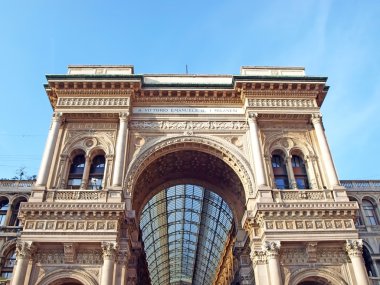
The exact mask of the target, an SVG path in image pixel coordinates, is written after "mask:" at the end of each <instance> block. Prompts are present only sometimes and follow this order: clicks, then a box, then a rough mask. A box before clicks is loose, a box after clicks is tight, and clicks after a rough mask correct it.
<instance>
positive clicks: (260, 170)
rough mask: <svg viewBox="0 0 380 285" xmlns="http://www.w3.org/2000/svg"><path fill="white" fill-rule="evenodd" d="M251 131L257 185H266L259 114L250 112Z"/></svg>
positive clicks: (249, 123)
mask: <svg viewBox="0 0 380 285" xmlns="http://www.w3.org/2000/svg"><path fill="white" fill-rule="evenodd" d="M248 125H249V133H250V138H251V145H252V155H253V164H254V169H255V174H256V185H257V186H263V185H265V186H266V179H265V173H264V162H263V155H262V150H261V146H260V139H259V132H258V131H259V129H258V126H257V114H255V113H250V114H249V118H248Z"/></svg>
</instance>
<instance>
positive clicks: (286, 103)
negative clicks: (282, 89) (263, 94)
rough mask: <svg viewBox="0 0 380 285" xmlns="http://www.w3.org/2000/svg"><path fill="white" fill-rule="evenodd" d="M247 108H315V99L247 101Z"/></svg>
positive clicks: (257, 99)
mask: <svg viewBox="0 0 380 285" xmlns="http://www.w3.org/2000/svg"><path fill="white" fill-rule="evenodd" d="M248 107H254V108H298V109H305V108H306V109H309V108H317V107H318V106H317V102H316V101H315V99H264V98H255V99H248Z"/></svg>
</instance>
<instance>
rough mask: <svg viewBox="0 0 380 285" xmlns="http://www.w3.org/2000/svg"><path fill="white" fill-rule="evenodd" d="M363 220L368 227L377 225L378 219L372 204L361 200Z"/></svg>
mask: <svg viewBox="0 0 380 285" xmlns="http://www.w3.org/2000/svg"><path fill="white" fill-rule="evenodd" d="M362 205H363V210H364V215H365V219H366V221H367V224H368V225H370V226H374V225H378V224H379V222H378V219H377V216H376V210H375V207H374V206H373V204H372V203H371V202H370V201H369V200H365V199H364V200H363V202H362Z"/></svg>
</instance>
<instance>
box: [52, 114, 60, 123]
mask: <svg viewBox="0 0 380 285" xmlns="http://www.w3.org/2000/svg"><path fill="white" fill-rule="evenodd" d="M61 120H62V113H61V112H54V114H53V121H55V122H60V121H61Z"/></svg>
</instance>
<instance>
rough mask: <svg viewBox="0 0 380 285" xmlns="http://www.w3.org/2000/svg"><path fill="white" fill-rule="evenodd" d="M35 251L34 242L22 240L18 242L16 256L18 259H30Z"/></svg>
mask: <svg viewBox="0 0 380 285" xmlns="http://www.w3.org/2000/svg"><path fill="white" fill-rule="evenodd" d="M34 251H35V246H34V245H33V244H32V242H26V241H20V240H18V241H17V242H16V257H17V259H29V258H30V257H31V256H32V254H33V253H34Z"/></svg>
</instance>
